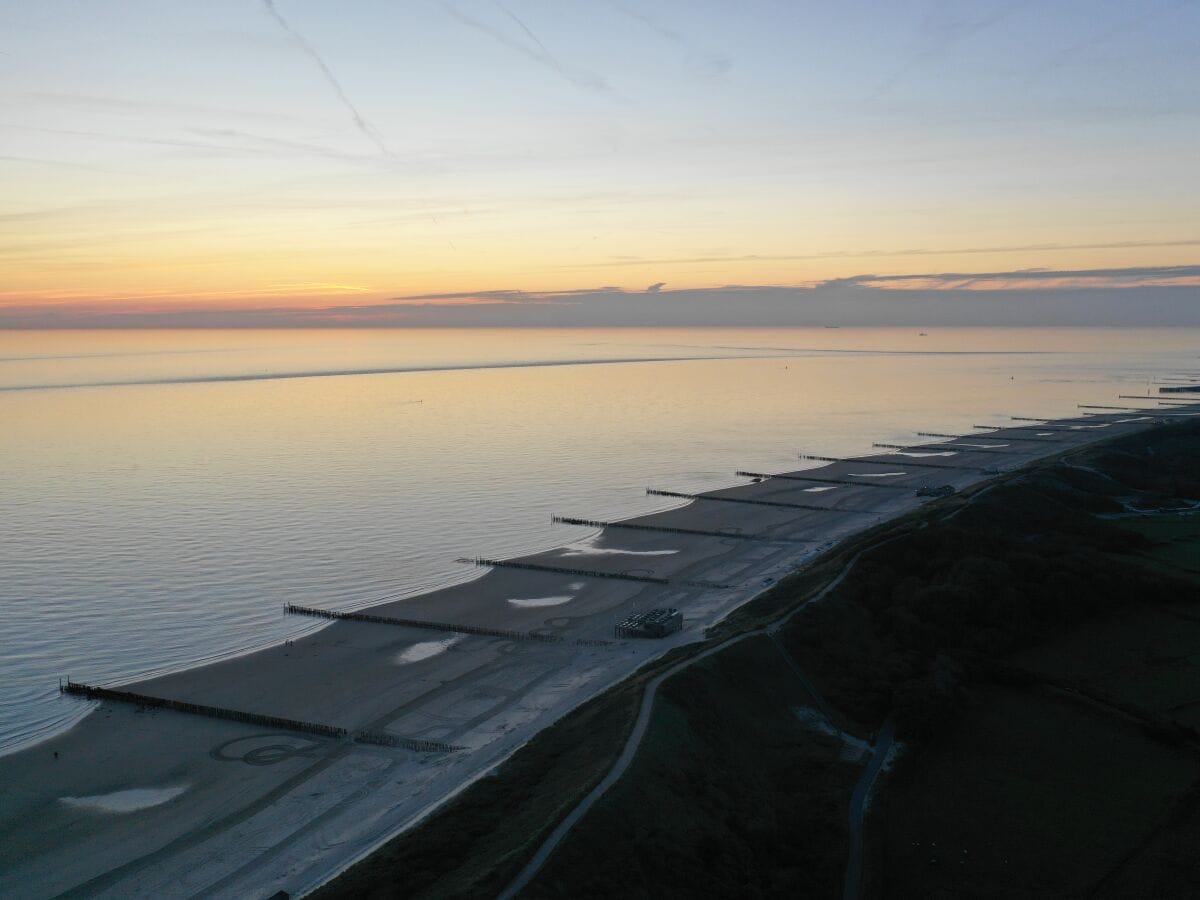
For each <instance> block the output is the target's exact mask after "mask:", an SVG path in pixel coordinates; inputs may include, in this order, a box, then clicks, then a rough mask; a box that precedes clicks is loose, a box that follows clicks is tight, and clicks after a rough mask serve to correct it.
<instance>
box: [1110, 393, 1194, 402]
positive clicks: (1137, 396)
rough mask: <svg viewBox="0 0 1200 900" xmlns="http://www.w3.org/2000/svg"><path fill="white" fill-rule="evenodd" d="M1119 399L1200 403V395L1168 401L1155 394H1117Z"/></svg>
mask: <svg viewBox="0 0 1200 900" xmlns="http://www.w3.org/2000/svg"><path fill="white" fill-rule="evenodd" d="M1117 399H1118V400H1158V402H1159V403H1168V404H1175V403H1200V397H1176V398H1175V399H1173V400H1170V401H1166V400H1162V399H1160V398H1159V397H1158V396H1156V395H1154V394H1117Z"/></svg>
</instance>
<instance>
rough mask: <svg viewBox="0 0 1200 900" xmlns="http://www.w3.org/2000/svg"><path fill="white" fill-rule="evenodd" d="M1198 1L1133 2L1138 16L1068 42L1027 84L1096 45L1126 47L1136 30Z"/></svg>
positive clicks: (1032, 71)
mask: <svg viewBox="0 0 1200 900" xmlns="http://www.w3.org/2000/svg"><path fill="white" fill-rule="evenodd" d="M1195 2H1196V0H1177V2H1175V3H1169V4H1167V5H1166V6H1162V7H1157V8H1155V7H1154V6H1153V4H1151V5H1150V8H1149V9H1146V8H1144V7H1140V6H1138V5H1131V8H1132V9H1137V10H1138V13H1137V15H1134V16H1130V17H1128V18H1126V19H1123V20H1122V21H1120V22H1117V23H1116V24H1113V25H1109V26H1107V27H1105V28H1101V29H1100V30H1098V31H1093V32H1092V33H1091V34H1089V35H1087V36H1086V37H1083V38H1080V39H1079V40H1076V41H1074V42H1073V43H1070V44H1068V45H1067V46H1065V47H1063V48H1062V49H1061V50H1059V51H1058V52H1056V53H1055V54H1053V55H1052V56H1050V57H1049V58H1048V59H1046V60H1045V61H1043V62H1042V63H1041V64H1040V65H1037V66H1034V67H1033V68H1032V69H1030V70H1029V72H1028V73H1026V76H1025V84H1026V85H1027V86H1029V85H1033V84H1036V83H1037V82H1039V81H1041V80H1042V79H1043V78H1044V77H1045V76H1046V75H1048V74H1050V73H1051V72H1053V71H1054V70H1056V69H1061V68H1063V67H1064V66H1067V65H1070V63H1071V61H1072V60H1073V59H1075V58H1076V57H1078V56H1079V55H1080V54H1083V53H1085V52H1087V51H1088V50H1091V49H1092V48H1094V47H1101V46H1103V45H1105V44H1108V43H1115V44H1117V45H1118V46H1124V45H1126V44H1127V43H1128V41H1129V37H1130V35H1131V34H1133V33H1134V32H1136V31H1138V30H1139V29H1141V28H1144V27H1145V26H1146V25H1149V24H1150V23H1152V22H1154V21H1156V20H1158V19H1161V18H1164V17H1166V16H1169V15H1171V14H1172V13H1175V12H1177V11H1179V10H1180V9H1183V8H1184V7H1185V6H1191V5H1193V4H1194V3H1195Z"/></svg>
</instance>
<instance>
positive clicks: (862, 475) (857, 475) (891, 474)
mask: <svg viewBox="0 0 1200 900" xmlns="http://www.w3.org/2000/svg"><path fill="white" fill-rule="evenodd" d="M850 474H851V475H852V476H853V477H855V478H896V477H897V476H899V475H907V474H908V473H907V472H851V473H850Z"/></svg>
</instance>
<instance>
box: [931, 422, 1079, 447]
mask: <svg viewBox="0 0 1200 900" xmlns="http://www.w3.org/2000/svg"><path fill="white" fill-rule="evenodd" d="M974 427H976V428H991V427H992V426H991V425H976V426H974ZM917 437H944V438H982V437H987V435H983V434H940V433H939V432H936V431H918V432H917ZM1000 440H1002V441H1008V442H1009V443H1010V444H1014V443H1022V444H1025V443H1029V444H1061V443H1062V441H1060V440H1058V439H1057V438H1048V437H1004V438H1000Z"/></svg>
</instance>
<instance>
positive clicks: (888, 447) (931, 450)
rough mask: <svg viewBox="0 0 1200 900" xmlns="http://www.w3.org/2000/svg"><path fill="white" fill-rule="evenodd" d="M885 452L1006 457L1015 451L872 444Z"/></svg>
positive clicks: (931, 445) (934, 445)
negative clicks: (973, 454) (898, 451)
mask: <svg viewBox="0 0 1200 900" xmlns="http://www.w3.org/2000/svg"><path fill="white" fill-rule="evenodd" d="M871 446H872V447H882V448H883V449H885V450H904V451H906V452H908V453H950V452H952V453H998V454H1000V455H1001V456H1004V455H1005V454H1008V453H1014V452H1017V451H1013V450H993V449H991V448H986V447H955V446H953V445H952V444H872V445H871Z"/></svg>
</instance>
